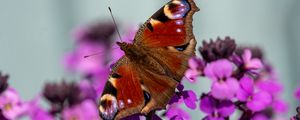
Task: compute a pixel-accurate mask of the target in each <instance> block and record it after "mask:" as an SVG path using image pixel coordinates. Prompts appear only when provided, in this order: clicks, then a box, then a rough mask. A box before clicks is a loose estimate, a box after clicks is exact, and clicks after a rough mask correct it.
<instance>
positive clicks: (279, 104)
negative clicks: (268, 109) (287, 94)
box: [272, 98, 289, 113]
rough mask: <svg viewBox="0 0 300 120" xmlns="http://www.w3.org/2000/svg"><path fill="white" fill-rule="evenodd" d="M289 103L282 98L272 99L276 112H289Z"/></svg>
mask: <svg viewBox="0 0 300 120" xmlns="http://www.w3.org/2000/svg"><path fill="white" fill-rule="evenodd" d="M288 108H289V106H288V104H287V103H286V102H285V101H284V100H281V99H278V98H276V99H273V101H272V109H273V110H274V112H276V113H287V112H288Z"/></svg>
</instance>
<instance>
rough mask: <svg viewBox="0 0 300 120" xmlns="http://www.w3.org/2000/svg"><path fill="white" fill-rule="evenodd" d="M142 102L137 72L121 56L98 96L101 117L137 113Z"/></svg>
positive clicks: (115, 117) (114, 117)
mask: <svg viewBox="0 0 300 120" xmlns="http://www.w3.org/2000/svg"><path fill="white" fill-rule="evenodd" d="M112 91H114V92H112ZM144 102H145V100H144V93H143V90H142V88H141V84H140V77H139V75H138V72H137V71H136V69H135V68H134V65H133V64H132V63H131V62H130V61H129V60H128V58H126V57H123V58H121V59H120V60H119V61H118V62H117V63H116V64H115V66H114V67H113V70H112V72H111V74H110V78H109V80H108V82H107V83H106V86H105V90H104V92H103V93H102V96H101V98H100V101H99V103H100V106H99V110H100V114H101V117H102V118H103V119H108V120H110V119H120V118H123V117H126V116H129V115H132V114H135V113H139V112H140V111H141V109H142V107H143V106H144Z"/></svg>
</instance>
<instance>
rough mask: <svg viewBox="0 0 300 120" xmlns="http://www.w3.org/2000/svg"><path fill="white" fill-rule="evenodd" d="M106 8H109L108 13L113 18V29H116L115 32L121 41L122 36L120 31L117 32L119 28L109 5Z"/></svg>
mask: <svg viewBox="0 0 300 120" xmlns="http://www.w3.org/2000/svg"><path fill="white" fill-rule="evenodd" d="M108 10H109V12H110V15H111V17H112V20H113V22H114V25H115V29H116V30H117V33H118V35H119V38H120V40H121V42H123V40H122V37H121V34H120V32H119V29H118V26H117V24H116V20H115V18H114V16H113V13H112V10H111V8H110V7H108Z"/></svg>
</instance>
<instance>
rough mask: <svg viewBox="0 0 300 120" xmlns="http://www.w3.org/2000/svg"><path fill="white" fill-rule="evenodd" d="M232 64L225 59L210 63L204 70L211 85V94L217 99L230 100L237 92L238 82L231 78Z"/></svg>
mask: <svg viewBox="0 0 300 120" xmlns="http://www.w3.org/2000/svg"><path fill="white" fill-rule="evenodd" d="M232 72H233V64H232V63H231V62H229V61H228V60H226V59H221V60H218V61H214V62H211V63H209V64H207V66H206V67H205V69H204V73H205V76H207V77H208V78H210V79H211V80H212V81H213V83H212V87H211V94H212V96H213V97H215V98H217V99H231V98H233V97H234V96H235V94H236V93H237V91H238V90H239V83H238V81H237V80H236V79H235V78H233V77H231V75H232Z"/></svg>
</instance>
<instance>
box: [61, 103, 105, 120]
mask: <svg viewBox="0 0 300 120" xmlns="http://www.w3.org/2000/svg"><path fill="white" fill-rule="evenodd" d="M62 118H63V119H64V120H74V119H76V120H100V117H99V115H98V110H97V108H96V104H95V103H94V102H93V101H91V100H85V101H83V102H82V103H81V104H78V105H75V106H72V107H70V108H66V109H64V111H63V112H62Z"/></svg>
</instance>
